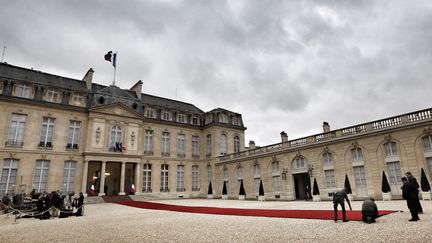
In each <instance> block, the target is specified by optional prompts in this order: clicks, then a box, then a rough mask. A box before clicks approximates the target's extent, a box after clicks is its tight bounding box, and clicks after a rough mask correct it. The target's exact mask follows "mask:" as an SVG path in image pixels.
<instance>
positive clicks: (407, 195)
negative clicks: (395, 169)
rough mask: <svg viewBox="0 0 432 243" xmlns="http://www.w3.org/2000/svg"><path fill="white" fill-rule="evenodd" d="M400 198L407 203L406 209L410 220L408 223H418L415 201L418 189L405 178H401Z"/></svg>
mask: <svg viewBox="0 0 432 243" xmlns="http://www.w3.org/2000/svg"><path fill="white" fill-rule="evenodd" d="M402 183H403V186H402V197H403V199H405V200H406V201H407V205H408V208H409V210H410V212H411V219H410V220H409V221H418V220H420V218H419V217H418V211H417V210H418V208H417V204H416V201H417V200H418V189H417V187H416V186H415V184H414V183H412V182H410V181H408V179H407V178H406V177H402Z"/></svg>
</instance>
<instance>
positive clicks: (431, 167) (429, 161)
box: [426, 157, 432, 177]
mask: <svg viewBox="0 0 432 243" xmlns="http://www.w3.org/2000/svg"><path fill="white" fill-rule="evenodd" d="M426 161H427V165H428V167H429V177H432V157H431V158H426Z"/></svg>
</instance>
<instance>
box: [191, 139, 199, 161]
mask: <svg viewBox="0 0 432 243" xmlns="http://www.w3.org/2000/svg"><path fill="white" fill-rule="evenodd" d="M198 139H199V138H198V136H192V157H195V158H196V157H199V143H198Z"/></svg>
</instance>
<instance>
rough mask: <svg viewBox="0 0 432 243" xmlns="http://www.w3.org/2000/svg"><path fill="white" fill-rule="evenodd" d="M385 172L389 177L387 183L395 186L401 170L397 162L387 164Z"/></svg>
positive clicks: (398, 180)
mask: <svg viewBox="0 0 432 243" xmlns="http://www.w3.org/2000/svg"><path fill="white" fill-rule="evenodd" d="M387 171H388V175H389V183H390V184H392V185H397V184H399V182H400V178H401V169H400V163H399V161H392V162H387Z"/></svg>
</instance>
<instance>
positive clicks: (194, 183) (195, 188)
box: [192, 165, 199, 191]
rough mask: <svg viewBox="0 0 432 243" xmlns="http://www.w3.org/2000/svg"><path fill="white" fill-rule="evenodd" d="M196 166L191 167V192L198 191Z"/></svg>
mask: <svg viewBox="0 0 432 243" xmlns="http://www.w3.org/2000/svg"><path fill="white" fill-rule="evenodd" d="M198 169H199V167H198V165H193V166H192V191H199V184H198V178H199V177H198V173H199V172H198Z"/></svg>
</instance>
